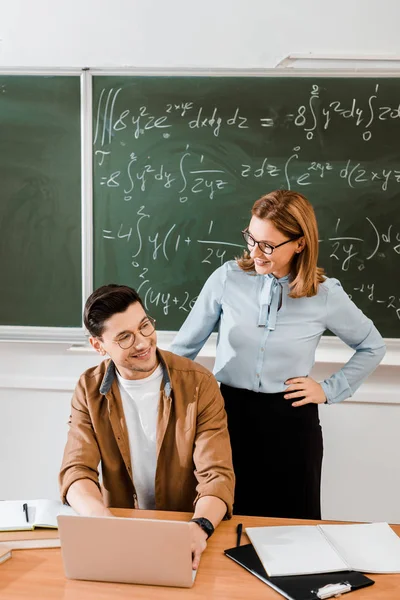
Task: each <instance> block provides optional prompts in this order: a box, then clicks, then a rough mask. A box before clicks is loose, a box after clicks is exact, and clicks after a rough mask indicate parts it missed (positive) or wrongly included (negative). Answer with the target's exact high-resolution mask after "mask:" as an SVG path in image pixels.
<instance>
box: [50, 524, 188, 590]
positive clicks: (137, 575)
mask: <svg viewBox="0 0 400 600" xmlns="http://www.w3.org/2000/svg"><path fill="white" fill-rule="evenodd" d="M57 520H58V531H59V534H60V540H61V554H62V559H63V564H64V571H65V575H66V577H68V578H69V579H86V580H89V581H91V580H94V581H114V582H118V583H141V584H149V585H165V586H176V587H191V586H192V585H193V582H194V579H195V576H196V573H197V571H193V569H192V550H191V535H190V524H189V522H188V521H165V520H161V519H145V518H143V519H137V518H135V519H128V518H123V517H83V516H75V517H73V516H62V515H61V516H59V517H58V519H57Z"/></svg>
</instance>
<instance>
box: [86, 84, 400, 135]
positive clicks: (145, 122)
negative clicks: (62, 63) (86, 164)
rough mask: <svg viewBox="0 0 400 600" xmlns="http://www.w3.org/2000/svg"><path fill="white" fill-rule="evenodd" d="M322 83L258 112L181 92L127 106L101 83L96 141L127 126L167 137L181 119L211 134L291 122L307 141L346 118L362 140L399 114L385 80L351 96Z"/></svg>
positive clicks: (137, 131)
mask: <svg viewBox="0 0 400 600" xmlns="http://www.w3.org/2000/svg"><path fill="white" fill-rule="evenodd" d="M326 87H327V86H326V84H324V86H321V85H319V84H317V83H310V85H309V93H308V97H307V99H306V100H305V101H304V102H303V103H301V102H300V103H299V104H298V105H295V106H293V107H292V108H291V109H290V110H286V111H284V110H282V109H281V110H277V107H276V106H270V105H268V102H265V105H264V106H263V104H262V103H260V102H257V105H258V111H257V117H254V115H253V113H252V112H248V113H247V112H246V110H245V109H244V108H242V107H241V106H240V105H239V104H238V105H237V106H234V107H233V108H230V109H229V112H227V110H226V108H225V107H224V106H220V105H219V104H218V100H215V103H214V104H212V101H211V103H210V101H208V102H207V105H204V104H203V103H202V102H199V101H196V100H195V99H187V98H185V99H182V100H180V101H178V102H174V103H170V102H166V103H165V104H163V105H162V106H161V107H159V106H157V109H156V108H154V107H152V106H151V102H149V104H139V105H138V104H136V105H135V106H128V105H127V104H128V103H127V102H126V105H125V106H121V101H119V102H117V99H118V97H119V96H120V94H121V92H122V96H123V90H122V88H120V87H119V88H103V89H102V90H101V92H100V95H99V99H98V101H97V107H96V110H95V131H94V144H95V145H96V144H98V145H100V146H101V147H103V146H105V145H107V144H110V143H111V140H112V138H113V137H118V134H119V133H120V132H128V133H129V135H132V136H133V137H134V139H139V138H140V137H142V136H145V135H146V133H148V132H150V131H153V130H157V131H158V132H159V134H160V136H163V137H164V138H168V137H169V136H170V135H173V134H172V131H173V129H174V127H177V126H180V127H182V125H183V126H184V127H185V128H187V129H188V130H189V131H190V130H191V131H196V130H197V131H198V130H202V131H209V132H210V133H211V134H212V136H213V137H215V138H218V137H220V136H221V135H223V134H224V132H225V131H227V130H232V129H233V130H237V131H238V132H240V131H244V130H253V131H257V130H263V131H265V132H267V131H268V130H270V129H273V128H290V127H293V128H295V129H299V130H301V131H302V133H303V134H304V137H305V139H306V140H308V141H310V140H312V139H313V138H314V136H315V134H316V133H318V132H321V131H327V130H329V128H335V127H338V126H340V125H341V124H342V125H343V123H344V122H347V124H348V125H347V127H350V126H352V127H353V128H354V131H355V132H357V133H359V134H360V136H361V139H362V140H363V141H365V142H369V141H370V140H371V139H372V137H373V130H374V128H375V129H377V128H378V127H379V124H381V123H383V122H385V121H389V122H393V121H396V120H399V119H400V99H397V100H396V103H395V104H393V105H392V104H391V103H387V102H385V101H384V100H383V99H381V96H382V94H381V92H382V89H384V85H383V84H380V83H377V82H376V81H372V82H369V83H368V89H367V93H366V94H365V92H364V93H360V96H359V97H357V95H356V93H355V94H354V97H351V98H349V99H347V98H346V99H343V98H340V97H338V98H335V97H334V98H333V99H327V95H328V94H327V91H326ZM332 87H333V86H332ZM329 95H330V94H329ZM267 98H268V96H267ZM399 98H400V94H399ZM119 100H121V96H120V98H119ZM285 105H286V102H285Z"/></svg>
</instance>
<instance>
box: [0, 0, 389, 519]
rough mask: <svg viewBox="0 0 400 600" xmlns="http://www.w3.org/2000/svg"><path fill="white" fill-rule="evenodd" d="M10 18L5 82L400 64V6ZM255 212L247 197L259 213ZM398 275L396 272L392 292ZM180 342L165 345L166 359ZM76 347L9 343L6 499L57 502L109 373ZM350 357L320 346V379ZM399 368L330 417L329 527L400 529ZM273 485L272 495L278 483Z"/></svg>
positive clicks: (61, 10) (293, 2)
mask: <svg viewBox="0 0 400 600" xmlns="http://www.w3.org/2000/svg"><path fill="white" fill-rule="evenodd" d="M1 15H2V18H1V22H0V68H12V67H15V68H21V67H22V68H25V69H26V70H27V72H28V71H29V70H30V69H31V70H34V69H35V68H39V67H51V68H52V69H54V71H55V72H56V71H57V69H58V68H68V67H77V68H82V67H98V68H101V67H108V68H110V69H112V68H118V67H128V66H130V67H139V68H143V69H146V68H155V67H157V68H160V69H166V70H168V69H176V68H182V69H185V68H191V69H196V68H199V69H205V68H210V69H216V68H218V69H263V68H274V67H275V66H276V65H277V63H279V61H281V60H282V59H284V58H285V57H286V56H288V55H292V54H303V55H304V54H308V53H310V54H311V55H313V56H332V57H336V59H338V60H337V64H339V65H340V64H341V63H340V59H339V58H338V57H346V56H347V57H360V56H362V57H370V59H371V64H373V63H374V59H376V58H379V57H382V56H385V55H392V56H393V55H396V54H397V55H398V56H400V41H399V36H398V22H399V18H400V5H399V3H398V2H397V0H380V1H379V2H378V1H377V0H370V2H368V3H365V2H363V1H362V0H351V1H350V2H348V0H337V1H336V2H335V3H329V4H328V3H321V2H316V1H313V0H286V2H281V3H278V2H270V1H265V0H248V1H247V2H242V1H240V0H220V1H219V2H215V1H214V2H211V1H210V0H203V2H202V3H200V4H198V3H190V2H187V1H186V2H184V1H183V0H170V1H169V2H165V3H164V2H161V1H150V0H146V1H143V0H141V1H138V0H136V1H135V0H114V1H113V2H109V1H105V0H96V1H95V0H85V1H84V2H82V1H80V2H78V1H77V0H70V2H68V3H54V2H50V0H36V2H34V3H31V2H30V1H28V0H25V1H22V0H13V2H8V3H5V2H3V3H2V10H1ZM311 62H312V61H311ZM333 63H335V60H333ZM374 64H378V66H377V67H376V68H379V61H375V63H374ZM399 65H400V61H399V62H398V63H396V67H397V68H398V66H399ZM319 67H320V68H323V66H322V67H321V65H319ZM265 191H266V192H267V191H268V190H265ZM254 200H255V198H252V197H249V209H250V207H251V204H252V203H253V201H254ZM0 235H1V231H0ZM21 243H23V240H21ZM398 272H399V269H398V264H397V265H396V264H395V263H394V264H393V277H394V278H395V277H398ZM170 341H171V338H170V337H168V336H166V335H163V334H160V335H159V345H160V346H161V347H164V348H167V347H168V344H169V343H170ZM70 346H71V344H67V343H54V342H51V343H50V342H30V343H28V342H17V341H15V342H14V341H7V342H1V343H0V499H18V498H24V497H25V498H57V497H58V487H57V475H58V469H59V465H60V462H61V457H62V451H63V448H64V443H65V439H66V432H67V420H68V416H69V406H70V400H71V395H72V391H73V389H74V386H75V384H76V382H77V380H78V377H79V375H80V374H81V373H82V372H83V371H84V370H85V369H86V368H88V367H90V366H92V365H93V364H96V363H97V362H98V360H99V359H98V357H97V355H96V354H94V353H93V352H92V351H84V350H80V351H79V350H71V349H70ZM213 352H214V350H213V344H212V343H209V344H207V346H206V347H205V349H204V350H203V352H202V355H201V357H200V358H199V360H200V361H201V362H203V364H205V365H206V366H208V367H209V368H212V364H213ZM349 355H350V351H349V350H348V349H347V348H346V347H345V346H344V345H343V344H341V343H335V342H330V343H329V344H325V345H324V344H322V347H321V349H320V350H319V351H318V354H317V363H316V365H315V368H314V371H313V373H312V375H313V376H314V377H315V378H316V379H317V380H318V379H323V378H324V377H326V376H327V375H328V374H330V373H332V372H333V371H335V370H336V369H337V368H338V364H340V363H342V362H343V361H345V360H346V359H347V357H348V356H349ZM399 366H400V345H399V344H398V342H396V341H394V340H391V341H390V342H389V344H388V352H387V355H386V357H385V359H384V361H383V363H382V365H381V366H379V367H378V369H377V370H376V371H375V373H374V374H373V375H372V376H371V377H370V378H369V379H368V381H367V382H366V383H365V384H364V385H363V386H362V388H361V389H360V390H359V391H358V392H357V393H356V395H355V396H354V398H352V399H350V400H348V401H345V402H343V403H342V404H340V405H337V406H321V407H320V417H321V423H322V427H323V431H324V443H325V456H324V464H323V480H322V516H323V518H324V519H342V520H354V521H363V520H366V521H388V522H391V523H400V468H399V462H398V457H399V456H400V436H399V429H400V398H399V384H400V368H399ZM265 476H266V485H267V488H269V492H268V493H273V489H274V482H273V481H270V480H269V479H268V474H265ZM295 501H296V499H295V496H294V498H293V502H295Z"/></svg>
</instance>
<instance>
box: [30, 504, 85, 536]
mask: <svg viewBox="0 0 400 600" xmlns="http://www.w3.org/2000/svg"><path fill="white" fill-rule="evenodd" d="M28 506H29V514H30V512H31V507H32V510H33V511H34V513H35V517H34V519H33V523H34V525H35V527H48V528H54V529H57V527H58V525H57V516H58V515H76V512H75V511H74V510H73V509H72V508H71V507H70V506H66V505H65V504H62V503H61V502H60V501H59V500H32V501H30V502H28Z"/></svg>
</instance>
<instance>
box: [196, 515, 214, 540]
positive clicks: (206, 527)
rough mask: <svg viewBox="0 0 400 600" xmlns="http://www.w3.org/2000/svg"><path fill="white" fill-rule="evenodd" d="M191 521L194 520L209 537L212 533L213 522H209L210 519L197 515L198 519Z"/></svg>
mask: <svg viewBox="0 0 400 600" xmlns="http://www.w3.org/2000/svg"><path fill="white" fill-rule="evenodd" d="M192 521H194V522H195V523H197V524H198V525H200V527H201V528H202V530H203V531H205V532H206V534H207V536H208V537H210V536H211V535H212V534H213V533H214V526H213V524H212V523H211V521H209V520H208V519H206V518H205V517H199V518H198V519H192Z"/></svg>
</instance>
